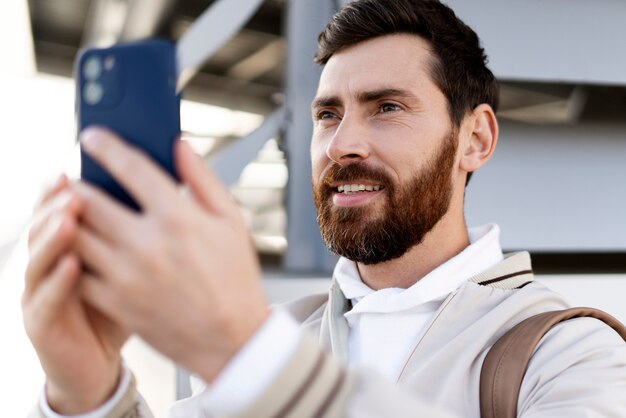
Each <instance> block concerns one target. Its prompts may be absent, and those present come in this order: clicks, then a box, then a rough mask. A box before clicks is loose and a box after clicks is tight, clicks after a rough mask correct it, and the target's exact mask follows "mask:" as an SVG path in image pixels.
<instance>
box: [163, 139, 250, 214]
mask: <svg viewBox="0 0 626 418" xmlns="http://www.w3.org/2000/svg"><path fill="white" fill-rule="evenodd" d="M174 157H175V162H176V170H177V171H178V175H179V177H180V179H181V181H182V182H183V183H184V184H186V185H187V186H189V189H190V191H191V193H192V195H193V196H194V198H195V199H196V200H197V202H198V203H199V204H200V205H201V206H202V207H204V208H205V209H208V210H210V211H215V212H218V213H219V214H227V213H229V212H231V211H232V210H233V206H235V203H234V201H233V199H232V196H231V195H230V193H229V191H228V190H227V189H226V187H225V186H224V185H223V184H222V182H221V181H220V180H219V179H218V178H217V176H216V175H215V174H214V173H213V172H212V171H211V170H209V168H208V167H207V166H206V164H205V162H204V161H203V160H202V158H200V157H199V156H197V155H196V154H195V153H194V152H193V150H192V149H191V147H190V146H189V144H188V143H187V142H186V141H178V142H177V143H176V146H175V148H174ZM237 210H238V209H237Z"/></svg>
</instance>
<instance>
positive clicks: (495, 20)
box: [444, 0, 626, 85]
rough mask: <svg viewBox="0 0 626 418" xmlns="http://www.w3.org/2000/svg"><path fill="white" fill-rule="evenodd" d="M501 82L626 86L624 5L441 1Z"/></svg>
mask: <svg viewBox="0 0 626 418" xmlns="http://www.w3.org/2000/svg"><path fill="white" fill-rule="evenodd" d="M444 2H445V3H447V4H448V5H449V6H450V7H452V9H453V10H454V11H455V12H456V13H457V15H458V16H459V17H460V18H461V19H463V20H464V21H465V22H466V23H467V24H468V25H470V26H471V27H472V28H473V29H474V30H476V32H477V33H478V35H479V36H480V38H481V39H482V41H483V45H484V47H485V49H486V50H487V53H488V55H489V57H490V63H491V64H490V66H491V68H492V70H493V71H494V74H496V76H497V77H498V78H501V79H504V80H535V81H563V82H574V83H583V84H584V83H590V84H614V85H624V84H626V54H624V39H626V25H625V24H624V22H626V2H624V1H621V0H576V1H572V0H550V1H546V0H524V1H519V0H471V1H468V0H444Z"/></svg>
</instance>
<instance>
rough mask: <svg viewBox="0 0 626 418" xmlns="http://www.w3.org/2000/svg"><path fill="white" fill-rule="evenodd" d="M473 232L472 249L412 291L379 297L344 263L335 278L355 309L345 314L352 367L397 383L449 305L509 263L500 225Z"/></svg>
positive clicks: (349, 263) (379, 292)
mask: <svg viewBox="0 0 626 418" xmlns="http://www.w3.org/2000/svg"><path fill="white" fill-rule="evenodd" d="M468 232H469V238H470V245H469V246H468V247H466V248H465V249H464V250H463V251H462V252H461V253H459V254H457V255H456V256H454V257H453V258H451V259H450V260H448V261H446V262H445V263H444V264H442V265H440V266H439V267H437V268H436V269H435V270H433V271H431V272H430V273H428V274H427V275H426V276H424V277H423V278H422V279H421V280H418V281H417V282H416V283H415V284H414V285H412V286H411V287H409V288H408V289H401V288H386V289H380V290H377V291H375V290H373V289H371V288H370V287H368V286H367V285H366V284H365V283H363V281H362V280H361V277H360V276H359V273H358V270H357V268H356V264H355V263H354V262H353V261H350V260H348V259H345V258H342V259H340V260H339V262H338V263H337V266H336V268H335V273H334V276H335V279H336V280H337V282H338V284H339V287H340V288H341V291H342V292H343V294H344V295H345V296H346V298H348V299H350V300H351V301H352V305H353V308H352V309H351V310H350V311H348V312H347V313H346V314H345V317H346V319H347V321H348V324H349V326H350V335H349V356H348V358H349V362H350V365H357V364H358V365H365V366H367V367H370V368H373V369H375V370H377V371H378V372H379V373H382V374H383V375H385V376H387V377H388V378H390V379H393V380H395V379H397V378H398V376H399V374H400V371H401V368H402V365H403V364H404V363H405V362H406V360H407V359H408V356H409V355H410V352H411V349H412V347H413V346H414V345H415V343H416V342H417V341H418V339H419V338H420V337H421V335H422V334H423V332H424V330H425V328H426V326H427V325H428V324H429V323H430V321H431V320H432V319H433V318H434V315H435V313H436V312H437V310H438V309H439V307H440V306H441V303H442V302H443V301H444V299H445V298H446V297H447V296H448V295H449V294H450V293H452V292H454V291H455V290H456V289H458V288H459V286H461V284H463V283H464V282H465V281H467V280H468V279H469V278H471V277H473V276H475V275H477V274H479V273H482V272H483V271H485V270H487V269H489V268H490V267H492V266H494V265H496V264H498V263H499V262H501V261H502V260H503V255H502V249H501V248H500V228H499V227H498V226H497V225H495V224H490V225H485V226H482V227H478V228H472V229H470V230H469V231H468Z"/></svg>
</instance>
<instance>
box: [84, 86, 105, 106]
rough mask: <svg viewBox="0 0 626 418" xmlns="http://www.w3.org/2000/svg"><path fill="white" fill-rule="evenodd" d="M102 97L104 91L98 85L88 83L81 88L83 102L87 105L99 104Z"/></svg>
mask: <svg viewBox="0 0 626 418" xmlns="http://www.w3.org/2000/svg"><path fill="white" fill-rule="evenodd" d="M102 96H104V89H103V88H102V85H101V84H100V83H96V82H93V81H90V82H88V83H87V84H85V87H83V100H85V103H87V104H89V105H92V106H94V105H97V104H98V103H100V101H101V100H102Z"/></svg>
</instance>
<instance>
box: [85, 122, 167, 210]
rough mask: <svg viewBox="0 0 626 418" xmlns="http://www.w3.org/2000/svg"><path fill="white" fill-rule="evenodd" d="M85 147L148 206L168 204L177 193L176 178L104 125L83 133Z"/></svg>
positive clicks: (151, 207)
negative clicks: (101, 127) (104, 127)
mask: <svg viewBox="0 0 626 418" xmlns="http://www.w3.org/2000/svg"><path fill="white" fill-rule="evenodd" d="M81 145H82V147H83V149H84V150H85V151H86V152H87V153H88V154H89V155H90V156H91V157H92V158H93V159H95V160H96V161H97V162H98V163H99V164H101V165H102V166H103V167H104V168H105V169H106V170H107V171H108V172H109V173H110V174H111V175H112V176H113V177H114V178H115V179H116V180H117V181H118V182H119V183H120V185H122V187H124V189H126V191H127V192H128V193H129V194H130V195H131V196H132V197H134V198H135V200H137V202H138V203H139V206H141V207H142V208H144V209H152V210H158V209H159V208H164V207H167V205H168V204H169V203H170V202H172V201H173V199H174V198H175V197H176V196H177V193H178V192H177V186H176V183H175V182H174V180H173V179H172V178H171V176H169V175H168V174H167V173H166V172H165V171H164V170H163V169H161V167H159V166H158V165H157V164H156V163H155V162H154V161H152V160H151V159H150V158H149V157H148V156H147V155H146V154H145V153H143V152H142V151H140V150H139V149H138V148H136V147H133V146H132V145H129V144H128V143H126V142H124V141H122V140H121V139H120V138H119V137H117V136H116V135H114V134H113V133H111V132H109V131H107V130H104V129H100V128H87V129H85V130H84V131H83V132H82V133H81Z"/></svg>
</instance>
